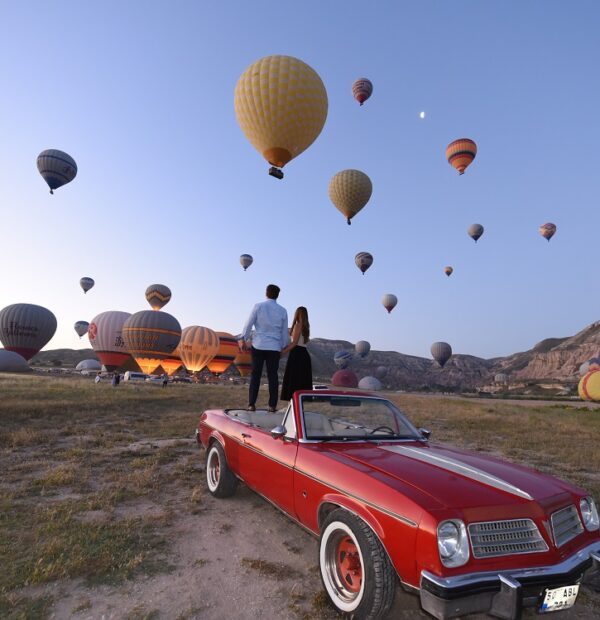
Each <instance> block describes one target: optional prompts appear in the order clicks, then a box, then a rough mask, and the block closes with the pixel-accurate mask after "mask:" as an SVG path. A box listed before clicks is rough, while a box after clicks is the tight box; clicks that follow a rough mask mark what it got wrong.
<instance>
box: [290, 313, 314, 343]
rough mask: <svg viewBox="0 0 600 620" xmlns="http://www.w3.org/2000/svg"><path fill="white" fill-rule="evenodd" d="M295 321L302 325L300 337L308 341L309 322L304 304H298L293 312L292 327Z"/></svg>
mask: <svg viewBox="0 0 600 620" xmlns="http://www.w3.org/2000/svg"><path fill="white" fill-rule="evenodd" d="M296 323H300V324H301V325H302V337H303V338H304V342H305V343H306V342H308V341H309V340H310V323H309V322H308V310H307V309H306V308H305V307H304V306H299V307H298V308H296V312H295V313H294V320H293V321H292V329H291V330H290V332H291V331H292V330H293V329H294V325H296Z"/></svg>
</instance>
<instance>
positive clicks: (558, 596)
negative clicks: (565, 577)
mask: <svg viewBox="0 0 600 620" xmlns="http://www.w3.org/2000/svg"><path fill="white" fill-rule="evenodd" d="M578 592H579V586H566V587H564V588H553V589H552V590H546V596H545V597H544V602H543V603H542V606H541V607H540V611H541V612H544V613H545V612H547V611H558V610H560V609H568V608H569V607H573V605H574V604H575V599H576V598H577V593H578Z"/></svg>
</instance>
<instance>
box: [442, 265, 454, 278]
mask: <svg viewBox="0 0 600 620" xmlns="http://www.w3.org/2000/svg"><path fill="white" fill-rule="evenodd" d="M453 271H454V269H452V267H450V265H448V266H447V267H444V273H445V274H446V275H447V276H448V277H450V276H451V275H452V272H453Z"/></svg>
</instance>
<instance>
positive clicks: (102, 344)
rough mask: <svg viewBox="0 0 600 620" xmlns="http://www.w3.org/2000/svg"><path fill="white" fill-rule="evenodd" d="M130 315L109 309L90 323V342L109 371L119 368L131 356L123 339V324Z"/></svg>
mask: <svg viewBox="0 0 600 620" xmlns="http://www.w3.org/2000/svg"><path fill="white" fill-rule="evenodd" d="M130 316H131V314H130V313H129V312H120V311H119V310H109V311H107V312H101V313H100V314H99V315H97V316H95V317H94V318H93V319H92V322H91V323H90V327H89V329H88V338H89V340H90V344H91V345H92V349H94V353H95V354H96V355H97V356H98V359H99V360H100V361H101V362H102V365H103V366H104V367H105V368H106V370H108V371H112V370H115V369H117V368H118V367H119V366H122V365H123V364H124V363H125V362H126V361H127V360H128V359H129V358H130V355H129V351H128V350H127V348H126V346H125V340H124V339H123V325H124V324H125V321H126V320H127V319H128V318H129V317H130Z"/></svg>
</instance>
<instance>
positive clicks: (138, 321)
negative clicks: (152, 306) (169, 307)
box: [123, 310, 183, 374]
mask: <svg viewBox="0 0 600 620" xmlns="http://www.w3.org/2000/svg"><path fill="white" fill-rule="evenodd" d="M180 338H181V325H179V321H178V320H177V319H176V318H175V317H174V316H171V315H170V314H168V313H167V312H155V311H154V310H141V311H140V312H136V313H135V314H132V315H131V316H130V317H129V318H128V319H127V320H126V321H125V324H124V325H123V339H124V340H125V346H126V347H127V350H128V351H129V353H130V354H131V357H133V359H135V361H136V362H137V363H138V366H139V367H140V368H141V369H142V370H143V371H144V372H145V373H147V374H150V373H151V372H152V371H153V370H154V369H155V368H157V367H158V366H160V364H161V362H162V360H164V359H167V358H168V357H173V352H174V351H175V349H176V348H177V345H178V344H179V340H180ZM182 359H183V358H182Z"/></svg>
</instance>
